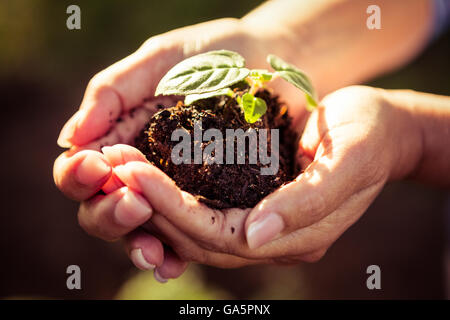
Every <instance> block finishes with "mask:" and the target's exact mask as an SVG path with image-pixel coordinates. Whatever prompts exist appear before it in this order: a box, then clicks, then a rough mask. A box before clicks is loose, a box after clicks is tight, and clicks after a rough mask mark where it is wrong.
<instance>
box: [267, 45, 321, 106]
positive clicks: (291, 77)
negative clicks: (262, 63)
mask: <svg viewBox="0 0 450 320" xmlns="http://www.w3.org/2000/svg"><path fill="white" fill-rule="evenodd" d="M267 62H269V63H270V65H271V66H272V68H273V69H274V70H275V71H276V74H277V75H279V76H280V77H282V78H283V79H284V80H286V81H287V82H289V83H291V84H293V85H294V86H296V87H297V88H299V89H300V90H302V91H303V92H304V93H305V94H306V103H307V109H308V110H312V109H313V108H315V107H316V106H317V94H316V92H315V90H314V88H313V86H312V84H311V80H309V78H308V76H307V75H306V74H305V73H304V72H303V71H301V70H300V69H298V68H297V67H295V66H293V65H291V64H289V63H287V62H285V61H284V60H283V59H281V58H279V57H277V56H275V55H273V54H270V55H268V56H267Z"/></svg>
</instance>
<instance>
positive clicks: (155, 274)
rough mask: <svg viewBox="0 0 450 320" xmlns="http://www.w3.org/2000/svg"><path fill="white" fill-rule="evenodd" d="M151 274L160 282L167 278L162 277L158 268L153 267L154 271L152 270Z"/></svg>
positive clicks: (164, 281) (165, 280)
mask: <svg viewBox="0 0 450 320" xmlns="http://www.w3.org/2000/svg"><path fill="white" fill-rule="evenodd" d="M153 276H154V277H155V279H156V281H158V282H160V283H166V282H167V279H166V278H163V277H162V276H161V275H160V274H159V272H158V269H155V271H153Z"/></svg>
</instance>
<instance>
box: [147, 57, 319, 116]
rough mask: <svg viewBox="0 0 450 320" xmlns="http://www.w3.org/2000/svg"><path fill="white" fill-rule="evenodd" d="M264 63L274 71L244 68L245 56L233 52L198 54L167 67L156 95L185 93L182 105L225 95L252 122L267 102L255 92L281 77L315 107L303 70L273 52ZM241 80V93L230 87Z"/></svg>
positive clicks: (309, 82)
mask: <svg viewBox="0 0 450 320" xmlns="http://www.w3.org/2000/svg"><path fill="white" fill-rule="evenodd" d="M267 62H268V63H269V64H270V66H271V67H272V68H273V69H274V70H275V72H269V71H267V70H261V69H254V70H249V69H247V68H245V60H244V58H243V57H242V56H241V55H239V54H238V53H236V52H233V51H228V50H217V51H209V52H206V53H202V54H198V55H196V56H193V57H190V58H188V59H186V60H183V61H181V62H180V63H178V64H177V65H175V66H174V67H173V68H172V69H170V70H169V72H167V74H166V75H165V76H164V77H163V78H162V79H161V81H160V83H159V84H158V87H157V88H156V92H155V95H156V96H158V95H161V94H162V95H182V96H185V100H184V103H185V105H190V104H192V103H193V102H195V101H197V100H201V99H207V98H211V97H215V96H222V95H227V96H230V97H232V98H234V99H236V102H237V103H238V104H239V106H240V107H241V108H242V111H243V112H244V117H245V120H246V121H247V122H248V123H254V122H256V121H257V120H258V119H259V118H260V117H261V116H263V115H264V113H266V111H267V105H266V102H265V101H264V100H263V99H261V98H258V97H255V93H256V92H257V91H258V90H259V89H260V88H264V86H265V85H266V83H267V82H268V81H271V80H273V79H274V78H276V77H281V78H283V79H284V80H286V81H287V82H289V83H291V84H293V85H294V86H296V87H297V88H299V89H300V90H302V91H303V92H304V93H305V95H306V103H307V109H308V110H310V111H311V110H312V109H313V108H315V107H316V106H317V95H316V93H315V91H314V88H313V87H312V84H311V81H310V80H309V78H308V77H307V75H306V74H305V73H304V72H302V71H301V70H300V69H298V68H297V67H295V66H293V65H291V64H289V63H287V62H285V61H283V60H282V59H281V58H279V57H277V56H275V55H269V56H267ZM241 81H245V82H246V83H247V84H248V85H249V86H250V89H249V90H248V92H246V93H245V94H243V95H242V96H240V95H237V94H235V92H234V91H233V90H231V87H232V86H233V85H234V84H236V83H238V82H241Z"/></svg>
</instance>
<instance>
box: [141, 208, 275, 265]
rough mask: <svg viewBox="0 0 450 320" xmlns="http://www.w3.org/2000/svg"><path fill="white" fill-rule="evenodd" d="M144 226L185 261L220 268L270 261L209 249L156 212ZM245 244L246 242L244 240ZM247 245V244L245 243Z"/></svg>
mask: <svg viewBox="0 0 450 320" xmlns="http://www.w3.org/2000/svg"><path fill="white" fill-rule="evenodd" d="M143 228H145V229H146V230H149V231H151V232H153V233H154V234H156V235H157V236H158V238H160V239H163V241H164V243H166V244H168V245H169V246H170V247H171V248H172V250H173V251H174V252H175V253H176V254H177V255H178V256H179V257H180V259H182V260H183V261H193V262H197V263H201V264H204V265H210V266H214V267H219V268H239V267H243V266H248V265H254V264H262V263H269V262H270V261H269V260H266V259H254V260H251V259H245V258H242V257H239V256H235V255H232V254H226V253H222V252H220V251H215V250H209V249H208V245H207V244H202V243H198V241H196V240H195V239H192V238H190V237H189V236H187V235H186V234H185V233H184V232H182V231H180V230H178V229H177V228H176V227H175V226H174V225H173V224H172V223H170V222H169V221H168V220H167V219H166V218H165V217H164V216H162V215H161V214H155V215H154V216H153V217H152V220H151V221H149V222H148V223H145V224H144V225H143ZM243 244H244V245H245V243H244V242H243ZM245 246H246V245H245Z"/></svg>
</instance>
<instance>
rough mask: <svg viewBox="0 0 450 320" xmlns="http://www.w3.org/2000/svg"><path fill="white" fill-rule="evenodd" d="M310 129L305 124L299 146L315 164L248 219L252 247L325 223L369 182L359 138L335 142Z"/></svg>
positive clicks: (249, 244)
mask: <svg viewBox="0 0 450 320" xmlns="http://www.w3.org/2000/svg"><path fill="white" fill-rule="evenodd" d="M310 129H311V128H309V129H308V125H307V128H306V129H305V135H304V136H305V139H307V140H305V141H301V142H300V147H301V148H303V147H304V146H305V149H307V151H306V152H305V153H304V154H305V157H308V158H310V159H314V160H313V161H312V162H311V163H310V164H309V165H308V167H307V168H306V169H305V171H304V172H303V173H301V174H300V175H299V176H298V177H297V178H296V179H295V180H294V181H292V182H291V183H289V184H287V185H285V186H283V187H281V188H279V189H278V190H276V191H275V192H273V193H272V194H270V195H269V196H267V197H266V198H265V199H263V200H262V201H261V202H260V203H259V204H258V205H257V206H256V207H255V208H254V209H253V210H252V211H251V212H250V214H249V215H248V217H247V219H246V222H245V230H246V237H247V243H248V246H249V247H250V248H251V249H254V248H258V247H260V246H262V245H264V244H266V243H268V242H269V241H271V240H273V239H275V238H278V237H280V236H283V235H285V234H288V233H290V232H292V231H294V230H297V229H300V228H304V227H307V226H310V225H312V224H314V223H316V222H318V221H320V220H322V219H323V218H324V217H326V216H327V215H329V214H330V213H332V212H333V211H334V210H336V209H337V208H338V207H339V206H340V205H341V204H342V203H343V202H345V201H346V200H347V199H348V198H349V197H350V196H351V195H352V194H354V193H356V192H358V191H359V190H361V189H363V188H364V187H365V186H366V184H367V179H366V176H367V174H366V173H367V166H366V165H365V161H363V160H362V157H363V155H362V154H363V153H364V152H363V150H362V149H363V148H361V146H360V144H359V143H358V141H357V140H356V139H353V138H352V136H349V137H348V138H347V140H346V139H342V136H339V137H338V139H337V141H339V143H335V141H334V139H331V137H329V136H328V133H325V134H324V135H321V134H317V133H316V132H319V131H318V129H317V128H315V129H314V131H311V132H309V133H308V130H310ZM314 140H316V141H314ZM332 140H333V143H331V141H332ZM306 142H307V143H308V144H306ZM308 151H310V152H311V154H308Z"/></svg>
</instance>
